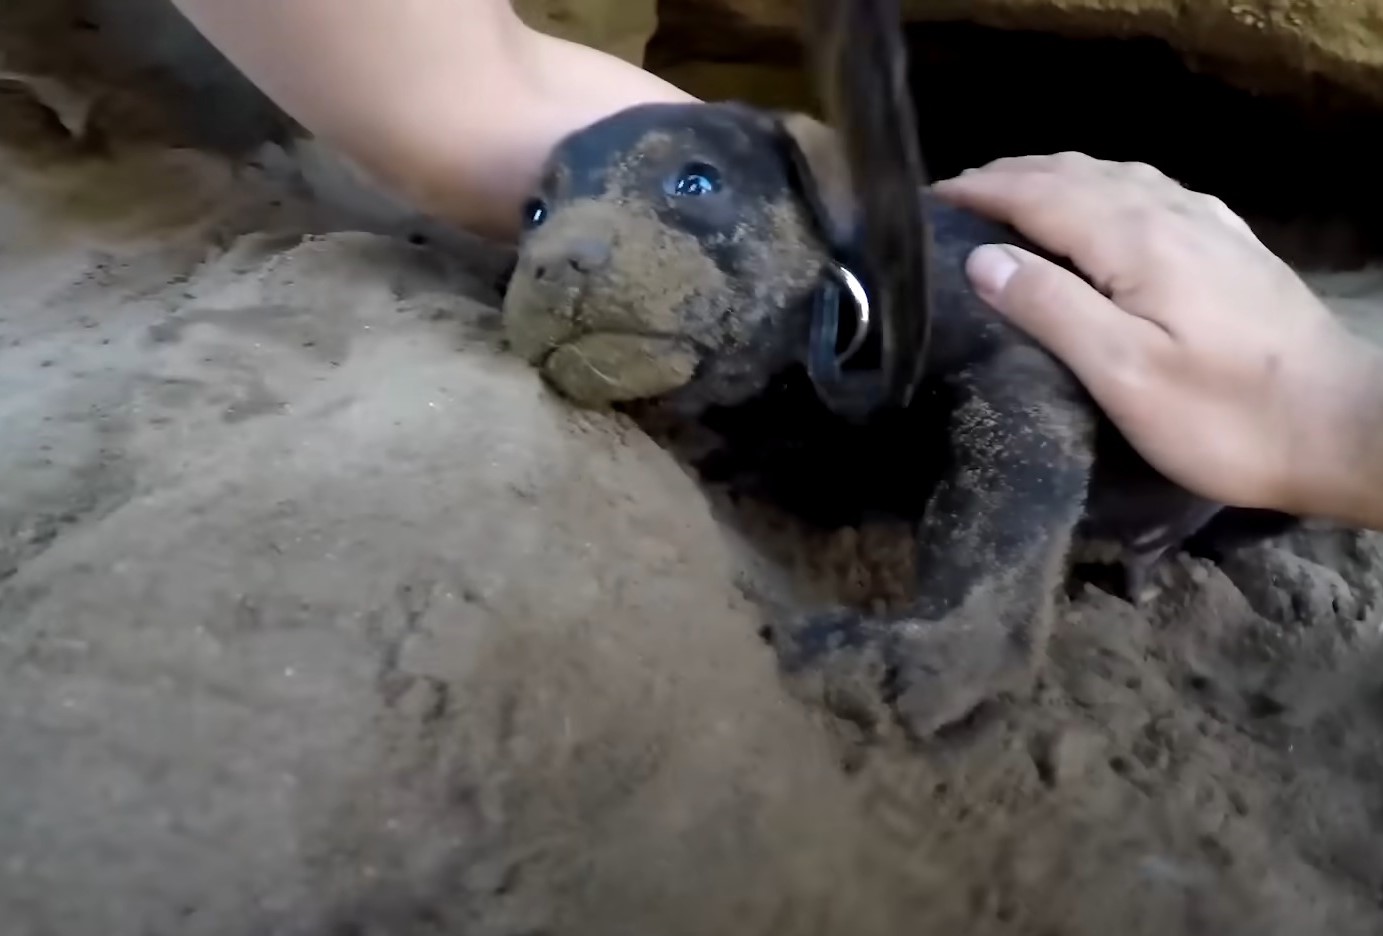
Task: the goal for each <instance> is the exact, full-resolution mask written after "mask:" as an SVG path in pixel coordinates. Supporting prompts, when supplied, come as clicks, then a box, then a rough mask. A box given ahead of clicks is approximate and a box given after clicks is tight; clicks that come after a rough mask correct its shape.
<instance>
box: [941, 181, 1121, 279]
mask: <svg viewBox="0 0 1383 936" xmlns="http://www.w3.org/2000/svg"><path fill="white" fill-rule="evenodd" d="M935 188H936V192H937V194H938V195H939V196H940V197H942V198H943V199H945V200H946V201H947V202H949V203H951V204H953V205H955V206H956V207H958V208H965V209H968V210H971V211H974V212H976V213H978V214H982V215H985V216H987V217H989V218H991V219H992V220H995V221H999V222H1001V223H1003V224H1007V225H1009V226H1011V227H1013V228H1015V229H1016V230H1018V231H1019V232H1020V233H1022V234H1023V235H1024V236H1025V237H1027V238H1028V239H1029V240H1032V241H1034V242H1036V243H1038V244H1040V245H1041V246H1042V247H1043V248H1044V249H1046V250H1048V251H1050V252H1052V253H1055V254H1058V255H1060V256H1064V257H1069V258H1070V259H1071V260H1073V261H1074V262H1075V263H1076V265H1077V266H1079V267H1080V268H1081V269H1082V270H1083V271H1084V272H1085V273H1086V275H1088V276H1090V277H1092V278H1093V279H1095V280H1096V281H1098V282H1101V283H1104V282H1107V281H1108V280H1109V279H1110V278H1111V277H1113V276H1114V275H1116V274H1117V273H1118V272H1119V271H1120V270H1121V269H1123V268H1124V267H1127V266H1128V259H1129V254H1130V251H1131V250H1132V249H1133V245H1131V244H1129V243H1128V236H1127V235H1128V231H1127V224H1126V220H1127V216H1128V214H1129V212H1130V211H1131V209H1132V208H1133V207H1139V206H1142V207H1143V208H1145V209H1146V199H1139V198H1138V194H1139V193H1137V192H1128V191H1127V190H1128V189H1129V186H1127V185H1126V184H1123V185H1121V184H1120V183H1118V182H1117V181H1111V180H1110V179H1109V177H1107V176H1101V175H1099V174H1085V173H1079V174H1068V173H1065V172H1053V171H1043V170H1031V169H999V170H994V171H990V170H984V171H982V172H977V173H975V174H973V175H962V176H957V177H956V178H953V179H949V180H947V181H946V182H945V183H938V184H937V185H936V186H935Z"/></svg>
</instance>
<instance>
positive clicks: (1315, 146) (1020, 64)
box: [649, 11, 1383, 270]
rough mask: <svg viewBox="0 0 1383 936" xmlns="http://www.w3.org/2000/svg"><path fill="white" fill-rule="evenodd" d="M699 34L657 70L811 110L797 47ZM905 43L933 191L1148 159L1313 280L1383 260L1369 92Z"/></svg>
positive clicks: (936, 32) (1017, 33)
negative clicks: (1027, 169) (993, 169)
mask: <svg viewBox="0 0 1383 936" xmlns="http://www.w3.org/2000/svg"><path fill="white" fill-rule="evenodd" d="M674 12H675V11H674ZM701 33H704V29H702V30H695V29H693V28H692V26H691V24H690V23H688V22H684V21H683V19H681V18H678V17H676V16H673V17H672V18H670V19H667V20H666V22H665V23H664V26H663V28H662V29H660V31H659V33H658V34H657V35H655V37H654V39H653V42H652V43H651V44H650V47H649V64H650V67H652V68H653V69H654V70H655V71H658V72H660V73H664V74H667V75H668V76H669V77H670V78H672V79H673V80H675V81H680V82H682V83H683V84H684V86H687V87H688V89H689V90H691V91H692V92H693V93H696V94H701V95H703V96H708V97H713V98H719V99H725V98H727V97H738V98H741V99H744V100H748V101H749V102H751V103H767V104H769V105H772V106H793V105H797V106H801V105H802V103H803V102H805V101H807V100H809V94H808V91H807V88H808V85H809V82H808V81H807V80H806V79H805V77H804V76H803V75H802V72H801V57H802V53H801V50H800V48H799V47H798V45H797V43H796V42H795V41H793V40H792V39H791V38H790V37H786V36H784V35H781V34H776V33H775V34H765V33H763V32H762V31H758V32H756V31H754V30H752V29H749V30H745V31H744V34H743V35H740V34H739V31H738V30H733V29H727V30H726V31H725V32H724V33H721V34H720V35H719V37H718V38H717V41H716V42H715V43H711V42H710V40H709V38H706V39H701V38H698V34H701ZM906 33H907V39H908V47H909V59H910V61H909V65H910V70H911V78H912V87H913V92H914V100H915V104H916V108H917V112H918V124H919V127H920V128H921V133H922V140H921V143H922V150H923V156H924V159H925V160H926V164H927V169H928V172H929V174H930V175H931V176H932V177H933V178H945V177H948V176H951V175H954V174H956V173H959V172H960V171H962V170H964V169H966V168H969V167H971V166H978V165H982V164H984V163H986V162H988V161H990V160H992V159H996V158H999V157H1003V156H1016V155H1024V154H1040V153H1055V152H1061V151H1063V150H1079V151H1083V152H1086V153H1089V154H1090V155H1092V156H1097V157H1100V158H1104V159H1113V160H1131V161H1141V162H1146V163H1150V164H1152V165H1154V166H1156V167H1157V168H1158V169H1160V170H1162V171H1163V172H1165V173H1167V174H1168V175H1169V176H1172V177H1173V178H1175V179H1177V180H1179V181H1180V182H1182V183H1183V184H1185V185H1187V186H1188V187H1191V188H1194V189H1198V190H1201V191H1205V192H1209V193H1212V194H1214V195H1217V196H1219V197H1220V198H1222V199H1224V200H1225V202H1226V203H1228V204H1229V206H1230V207H1231V208H1233V209H1234V210H1235V211H1237V212H1239V213H1240V214H1242V215H1244V216H1245V218H1247V219H1248V220H1249V222H1250V223H1251V224H1252V225H1253V226H1254V228H1255V230H1257V231H1258V233H1259V235H1260V237H1262V238H1263V239H1264V241H1265V243H1267V244H1268V246H1269V247H1271V248H1272V249H1273V250H1274V251H1276V252H1277V253H1279V254H1280V255H1282V256H1283V257H1284V258H1285V259H1287V260H1288V261H1289V262H1292V263H1293V264H1295V265H1297V266H1298V267H1300V268H1304V269H1336V270H1338V269H1352V268H1358V267H1360V266H1362V265H1364V264H1366V263H1370V262H1372V261H1375V260H1378V259H1380V258H1383V186H1380V184H1379V183H1378V182H1377V181H1376V180H1377V177H1378V174H1379V169H1378V167H1379V166H1383V134H1380V133H1379V130H1380V129H1383V105H1381V104H1378V103H1376V102H1370V101H1368V100H1366V99H1364V98H1363V96H1362V95H1360V94H1357V93H1355V92H1352V91H1350V90H1348V89H1345V88H1342V87H1339V86H1337V85H1333V84H1331V83H1329V82H1328V81H1326V80H1325V79H1323V78H1318V77H1313V76H1310V75H1306V74H1295V73H1289V72H1287V71H1286V70H1285V69H1279V70H1277V71H1272V70H1268V69H1260V70H1259V71H1258V72H1257V73H1255V72H1254V71H1253V70H1249V69H1244V68H1242V67H1241V68H1239V69H1237V70H1236V71H1235V72H1234V73H1235V74H1237V75H1238V76H1239V77H1240V78H1241V79H1242V80H1241V81H1238V82H1230V81H1228V80H1226V79H1225V78H1224V77H1222V76H1223V75H1225V74H1229V73H1230V72H1229V68H1228V66H1223V67H1216V66H1215V65H1213V64H1211V63H1206V64H1205V65H1204V67H1193V64H1192V61H1191V60H1190V59H1189V58H1188V57H1187V56H1185V55H1183V54H1182V53H1181V52H1180V51H1178V50H1177V49H1175V48H1173V47H1172V46H1171V45H1170V44H1169V43H1167V42H1165V41H1163V40H1160V39H1155V38H1139V37H1133V38H1090V37H1080V38H1077V37H1071V36H1065V35H1058V34H1056V33H1051V32H1042V31H1036V30H1021V29H1000V28H996V27H990V26H980V25H975V24H971V23H964V22H936V23H913V24H910V25H908V26H907V27H906ZM1250 88H1260V89H1263V90H1258V91H1255V90H1249V89H1250Z"/></svg>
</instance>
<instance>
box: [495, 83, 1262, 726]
mask: <svg viewBox="0 0 1383 936" xmlns="http://www.w3.org/2000/svg"><path fill="white" fill-rule="evenodd" d="M830 139H831V135H830V133H829V131H827V130H826V129H825V128H824V127H823V126H822V125H821V124H820V123H817V122H815V121H813V120H811V119H810V118H806V117H804V116H802V115H800V114H792V115H780V114H774V113H769V112H766V111H763V110H759V109H755V108H751V107H746V106H742V105H738V104H690V105H646V106H641V107H635V108H632V109H630V110H627V111H624V112H622V113H619V114H616V115H614V116H612V117H609V118H607V119H605V120H602V121H600V122H599V123H596V124H594V125H592V126H591V127H589V128H587V129H585V130H582V131H580V132H577V133H575V134H574V135H572V136H571V137H569V138H568V139H566V140H565V141H563V142H562V143H561V144H560V145H559V146H558V147H557V148H556V149H555V151H554V152H553V154H552V156H551V159H550V160H549V163H548V166H547V169H546V172H545V174H544V177H543V181H542V183H541V186H540V188H539V190H538V192H536V193H535V197H534V200H533V201H532V202H531V203H530V204H529V205H528V206H527V207H526V208H525V212H526V217H527V219H528V222H529V224H528V228H529V229H528V230H527V231H526V233H525V235H524V237H523V239H522V242H521V245H520V251H519V256H518V262H517V265H516V267H515V270H514V274H513V277H512V280H511V281H510V284H509V290H508V292H507V295H506V302H505V318H506V325H507V328H508V332H509V335H510V337H511V340H512V343H513V345H514V347H515V349H516V350H517V351H518V352H519V353H521V354H523V355H524V356H525V357H527V358H528V359H529V360H531V361H532V362H534V363H535V364H536V365H537V366H539V367H540V368H542V369H543V371H544V374H545V375H546V377H547V379H548V381H549V382H550V383H552V384H553V385H554V386H555V387H556V389H557V390H558V391H560V392H563V393H565V394H567V395H568V396H570V397H572V398H573V399H575V400H577V401H578V402H581V403H584V404H587V405H604V404H609V403H614V402H620V401H628V400H639V399H648V398H656V399H659V400H662V401H664V402H665V403H666V404H667V405H668V406H671V407H673V408H675V409H677V410H678V411H680V412H682V413H684V414H688V415H697V414H705V413H707V412H708V411H709V410H712V409H715V410H720V411H725V410H726V408H729V409H730V411H733V409H734V408H735V407H737V406H740V407H751V406H755V405H762V399H763V398H764V396H765V391H766V389H772V388H773V387H777V386H780V384H781V381H782V380H784V379H787V378H785V377H784V375H785V374H796V375H797V377H798V379H799V380H800V379H801V376H800V375H801V363H802V362H803V360H804V359H805V357H806V354H807V342H808V337H809V323H810V307H811V299H812V297H813V296H814V295H815V293H816V290H817V289H819V288H820V286H821V283H822V282H823V277H824V276H825V271H826V268H827V264H828V262H829V260H830V256H829V255H828V252H827V249H826V247H825V243H826V241H825V240H824V239H823V238H824V236H836V235H838V234H839V232H840V231H841V230H843V229H848V227H849V225H850V223H851V219H850V217H849V212H850V205H849V200H848V186H843V185H841V184H840V179H839V171H840V167H841V166H843V161H842V160H840V159H839V158H838V154H833V153H831V152H830V146H829V141H830ZM918 197H919V198H923V199H924V200H925V205H926V210H927V212H928V215H929V219H930V223H931V227H932V231H933V234H932V237H933V257H932V262H933V269H932V271H931V289H932V290H933V296H934V300H933V302H934V307H933V315H934V319H933V323H932V340H931V345H930V348H929V353H928V358H927V362H926V375H927V376H926V377H925V380H924V384H923V385H922V387H921V388H920V389H919V391H918V392H917V394H916V396H915V399H914V402H913V404H912V406H911V408H910V410H909V411H908V412H906V413H901V414H900V413H884V414H881V415H880V416H879V419H878V420H877V422H876V423H875V424H874V425H873V426H869V425H866V426H863V427H859V426H843V425H841V424H839V421H835V422H833V421H832V418H831V417H830V416H829V414H826V413H825V411H824V410H821V409H818V410H817V411H816V412H815V413H814V415H813V416H812V418H810V419H808V418H797V417H794V419H793V420H778V421H776V423H777V425H778V427H779V428H780V429H783V431H784V432H787V433H791V432H797V433H798V437H797V438H795V439H784V438H782V437H781V436H780V437H779V438H778V440H777V443H773V444H786V445H787V446H788V447H789V448H793V447H794V446H795V449H794V455H793V456H792V458H790V459H789V461H791V462H792V464H789V465H787V466H785V468H786V470H787V472H788V473H791V472H792V471H793V470H794V468H795V469H796V470H797V471H798V472H799V473H800V474H803V475H809V476H811V477H813V478H820V477H821V475H820V474H812V473H811V471H810V470H809V468H810V465H811V461H810V459H811V458H812V457H813V456H812V454H811V453H812V452H813V448H812V446H813V440H812V439H811V438H808V437H807V436H808V435H813V434H819V435H820V436H822V437H823V438H824V437H830V438H831V441H830V442H829V443H827V444H824V445H823V446H821V447H819V448H817V449H816V450H815V454H816V455H817V456H820V457H822V458H826V459H833V460H834V463H835V464H837V465H839V466H840V468H841V471H840V477H838V478H837V483H840V484H845V485H855V486H857V488H858V489H860V490H862V491H865V492H870V491H874V492H875V493H877V494H878V496H879V497H881V498H882V499H884V500H887V494H886V491H887V489H888V488H889V487H890V485H889V484H877V483H872V479H873V478H874V477H880V478H882V477H885V476H887V477H889V478H892V479H893V480H894V481H895V482H896V483H895V484H894V485H893V487H894V488H895V489H898V490H903V491H904V492H905V495H904V496H903V498H902V500H907V499H908V497H907V496H906V495H907V494H908V493H915V494H916V497H915V499H914V500H913V501H912V503H911V506H910V509H912V510H913V511H914V512H915V514H916V516H917V521H916V522H917V527H916V538H917V569H916V573H917V578H916V583H915V584H916V599H915V601H914V603H913V604H912V606H911V607H909V608H907V609H906V610H905V611H903V612H902V613H898V614H892V615H889V616H887V617H880V616H870V615H863V614H861V613H859V612H856V611H853V610H846V609H836V610H831V611H827V612H825V613H821V614H815V615H811V616H809V617H808V618H806V619H801V620H792V621H784V622H779V623H777V624H775V625H774V626H773V627H772V628H770V632H771V634H772V639H773V642H774V645H775V647H776V649H777V651H778V653H779V659H780V661H781V663H782V665H783V667H784V669H785V670H786V671H788V672H790V673H794V674H810V675H811V676H812V677H813V678H815V679H816V680H817V681H818V682H819V681H821V680H823V679H824V680H825V682H826V683H827V685H826V687H825V690H824V691H825V696H826V697H827V699H828V700H834V702H835V703H836V704H837V708H838V711H841V712H842V713H843V714H850V713H855V714H856V715H858V713H859V712H862V711H865V710H868V709H870V708H878V707H880V706H884V707H886V708H889V709H891V711H892V714H893V716H894V717H895V718H896V719H897V720H898V722H900V723H901V724H902V725H903V726H904V727H905V728H906V729H907V730H908V731H909V732H911V733H912V734H913V735H915V736H919V737H926V736H930V735H932V734H934V733H935V732H936V731H938V730H940V729H942V728H944V727H946V726H947V725H950V724H953V723H955V722H957V721H959V720H962V719H964V718H966V717H967V715H969V714H970V713H971V712H972V711H973V710H974V709H975V708H976V707H977V706H979V705H981V704H983V703H985V702H986V701H989V700H991V699H994V698H996V697H998V696H1001V695H1005V694H1009V693H1020V692H1022V691H1023V690H1024V689H1025V688H1026V687H1027V686H1029V685H1030V682H1031V678H1032V677H1033V675H1034V674H1035V672H1036V670H1037V667H1038V666H1040V664H1041V661H1042V659H1043V656H1044V653H1045V648H1046V644H1047V639H1048V634H1049V632H1050V628H1051V624H1052V619H1053V616H1054V613H1055V608H1056V603H1057V601H1058V599H1059V595H1060V592H1061V586H1062V585H1063V583H1064V582H1065V580H1066V576H1067V573H1068V571H1069V569H1070V566H1071V563H1072V556H1073V547H1074V546H1075V544H1076V543H1077V542H1082V543H1097V542H1098V543H1107V544H1112V547H1113V549H1114V551H1115V553H1116V555H1117V558H1118V560H1119V561H1120V562H1121V563H1122V565H1123V567H1124V568H1125V569H1126V570H1127V573H1128V575H1127V578H1128V580H1129V583H1130V587H1131V588H1132V589H1134V590H1136V589H1137V588H1138V587H1139V585H1140V584H1141V581H1142V578H1143V576H1144V574H1145V573H1146V571H1147V569H1148V567H1149V565H1150V564H1151V563H1152V562H1154V561H1155V560H1156V559H1157V558H1158V557H1160V556H1162V555H1163V554H1164V553H1165V552H1166V551H1167V550H1168V549H1170V548H1174V547H1176V546H1178V545H1179V544H1182V543H1183V542H1184V541H1186V540H1187V539H1188V538H1189V537H1191V536H1193V535H1194V534H1196V533H1197V532H1198V531H1199V530H1201V529H1202V528H1204V527H1205V526H1206V524H1207V523H1209V522H1210V521H1211V520H1212V519H1214V518H1216V516H1217V515H1218V514H1221V510H1220V507H1219V505H1216V504H1212V503H1209V502H1207V501H1204V500H1202V499H1200V498H1198V497H1196V496H1194V495H1192V494H1190V493H1189V492H1187V491H1185V490H1183V489H1181V488H1179V487H1177V486H1176V485H1174V484H1172V483H1171V482H1169V481H1167V480H1166V479H1165V478H1163V477H1161V476H1160V475H1159V474H1157V473H1156V472H1155V471H1154V470H1153V469H1152V468H1151V467H1150V466H1148V465H1147V463H1146V462H1144V461H1143V460H1142V459H1141V458H1139V457H1138V456H1137V455H1136V453H1134V452H1133V450H1132V449H1131V447H1129V446H1128V445H1127V443H1126V442H1125V441H1124V440H1123V439H1122V437H1121V436H1119V434H1118V432H1117V431H1115V430H1114V429H1113V427H1112V426H1111V424H1110V423H1109V422H1108V421H1107V420H1106V419H1104V417H1103V416H1102V415H1101V414H1100V413H1099V411H1098V409H1097V408H1096V407H1095V406H1094V405H1093V403H1092V401H1091V400H1090V399H1089V397H1088V396H1087V395H1086V393H1085V392H1084V391H1083V389H1082V388H1081V387H1080V385H1079V384H1078V382H1077V381H1076V380H1075V378H1074V377H1073V376H1072V374H1071V373H1070V372H1069V370H1067V369H1066V368H1065V367H1064V366H1063V365H1062V364H1060V363H1059V362H1058V361H1057V360H1056V359H1055V358H1054V357H1053V356H1051V355H1050V354H1048V353H1047V352H1046V351H1044V350H1043V349H1041V348H1040V347H1039V346H1038V345H1036V344H1035V343H1034V342H1033V341H1032V340H1031V339H1029V338H1027V337H1026V336H1024V335H1023V334H1022V333H1020V332H1019V331H1017V330H1016V329H1014V328H1013V327H1011V326H1009V325H1007V324H1006V323H1005V322H1004V321H1002V320H1001V319H1000V318H999V316H998V315H997V314H996V313H995V312H994V311H993V310H992V309H990V308H989V307H988V305H987V304H985V303H984V302H983V300H981V299H980V298H979V297H978V296H977V295H976V294H975V293H974V292H973V290H972V288H971V286H970V284H969V281H968V279H967V278H966V275H965V272H964V263H965V258H966V256H967V255H968V254H969V252H970V251H971V250H972V249H973V248H974V247H975V246H977V245H979V244H981V243H989V242H1008V243H1015V244H1021V245H1023V246H1026V247H1028V248H1029V249H1033V250H1036V248H1035V247H1034V245H1032V244H1030V243H1027V242H1026V241H1025V240H1024V239H1023V238H1022V237H1021V236H1020V235H1018V234H1017V233H1016V232H1015V231H1013V230H1011V229H1009V228H1007V227H1005V226H1001V225H998V224H995V223H993V222H991V221H989V220H987V219H984V218H981V217H978V216H976V215H974V214H971V213H968V212H965V211H962V210H960V209H957V208H955V207H952V206H949V205H947V204H945V203H943V202H941V201H939V200H936V199H934V198H932V197H931V196H930V195H929V194H926V193H919V195H918ZM1038 252H1039V253H1040V252H1041V251H1038ZM631 375H632V376H631ZM756 400H757V401H758V402H755V401H756ZM799 402H800V406H802V407H806V408H807V409H810V408H811V404H810V402H801V401H799ZM798 416H800V413H799V414H798ZM730 421H731V422H733V420H730ZM760 431H761V430H760ZM871 432H873V433H874V436H873V437H872V440H871V441H870V443H868V444H871V445H874V446H875V448H874V450H873V454H874V461H873V462H870V461H868V460H867V459H868V458H869V456H867V455H865V454H864V452H865V451H866V449H863V448H852V447H851V446H850V445H848V444H842V441H843V440H848V439H850V438H858V439H866V438H870V436H869V433H871ZM879 432H885V433H887V439H888V446H889V450H888V457H887V458H886V459H881V458H879V457H878V454H879V453H878V448H877V445H878V433H879ZM770 434H771V433H770ZM753 441H754V443H756V444H758V445H759V446H760V450H762V451H765V452H766V451H768V449H769V447H771V445H770V443H767V442H765V440H764V439H763V438H758V439H755V440H753ZM857 453H858V454H857ZM760 467H762V466H760ZM815 493H816V495H817V496H818V497H819V498H821V499H823V500H824V499H825V498H826V494H827V492H825V491H817V492H815ZM798 494H799V496H800V499H801V501H802V504H801V506H803V507H804V512H805V513H810V507H811V501H812V497H813V495H812V492H810V491H801V490H800V489H799V491H798ZM884 506H886V505H884ZM837 519H844V518H837ZM1267 529H1268V528H1265V530H1267ZM862 686H863V687H864V688H863V689H861V687H862ZM871 695H872V699H871V698H864V697H862V696H871Z"/></svg>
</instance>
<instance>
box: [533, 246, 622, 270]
mask: <svg viewBox="0 0 1383 936" xmlns="http://www.w3.org/2000/svg"><path fill="white" fill-rule="evenodd" d="M609 262H610V242H609V240H607V239H605V238H603V237H580V238H572V239H571V240H569V241H567V242H566V243H563V244H562V245H561V246H560V247H558V248H557V249H556V250H554V251H552V252H551V253H550V254H549V255H548V256H545V257H543V258H542V259H541V260H540V261H539V262H538V264H537V266H536V267H535V268H534V270H533V275H534V276H536V277H537V278H538V279H540V280H549V281H552V280H561V279H565V278H569V277H579V276H587V275H589V274H591V273H594V272H596V271H597V270H599V269H600V268H601V267H603V266H605V264H607V263H609Z"/></svg>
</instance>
